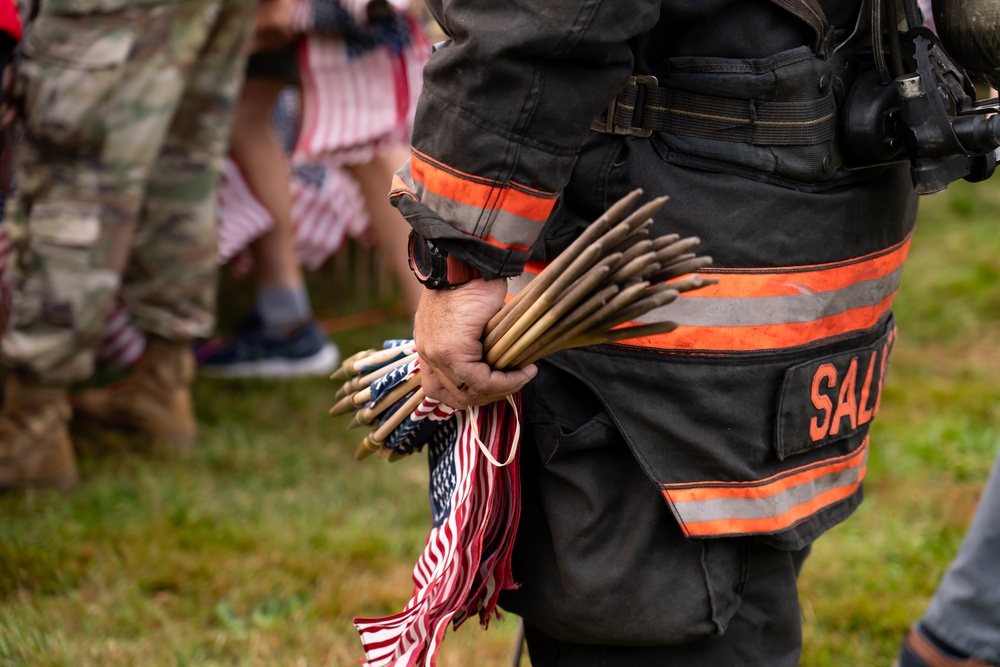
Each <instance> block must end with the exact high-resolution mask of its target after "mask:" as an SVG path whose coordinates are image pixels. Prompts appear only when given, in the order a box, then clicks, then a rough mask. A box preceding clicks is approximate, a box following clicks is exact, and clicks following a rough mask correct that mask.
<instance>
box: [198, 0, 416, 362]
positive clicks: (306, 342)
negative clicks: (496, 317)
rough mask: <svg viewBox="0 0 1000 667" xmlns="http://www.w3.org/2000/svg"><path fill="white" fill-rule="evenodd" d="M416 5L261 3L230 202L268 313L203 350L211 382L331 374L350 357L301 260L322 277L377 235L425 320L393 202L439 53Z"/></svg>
mask: <svg viewBox="0 0 1000 667" xmlns="http://www.w3.org/2000/svg"><path fill="white" fill-rule="evenodd" d="M406 10H407V6H406V5H405V3H403V4H400V3H395V4H394V5H392V6H390V5H388V4H386V3H367V2H360V3H359V2H343V3H322V4H314V3H312V2H310V1H309V0H299V1H298V2H296V0H265V2H263V3H261V5H259V8H258V15H257V24H258V27H257V32H258V35H262V34H265V35H266V37H258V45H260V48H259V50H257V51H256V52H255V53H253V54H252V55H251V57H250V61H249V64H248V70H247V77H248V78H247V82H246V84H245V86H244V90H243V94H242V96H241V99H240V104H239V107H238V109H237V112H236V120H235V122H234V125H233V136H232V144H231V149H230V165H229V169H228V170H227V174H228V178H227V179H226V182H225V184H224V185H223V188H222V190H221V195H220V204H221V208H222V214H221V224H222V229H221V234H222V237H223V243H222V247H221V248H220V254H221V255H222V256H223V257H234V256H235V257H238V256H239V255H240V254H241V253H242V252H243V250H244V249H245V248H247V249H248V250H249V252H248V253H246V254H249V256H250V258H251V260H252V264H253V266H254V267H255V271H256V279H257V299H256V306H255V308H254V310H253V312H252V313H251V314H250V315H249V316H248V317H247V318H245V320H244V323H243V324H242V325H241V326H240V327H238V329H237V330H236V332H235V333H234V335H233V336H231V337H230V338H229V339H223V340H217V341H209V342H208V343H207V344H206V345H204V346H202V347H201V348H200V349H199V351H198V361H199V371H200V372H201V373H203V374H205V375H211V376H222V377H248V376H262V377H292V376H295V375H305V374H325V373H327V372H329V368H330V367H331V365H334V364H336V363H337V359H338V357H337V355H336V354H335V348H334V347H333V346H332V344H331V343H329V341H327V340H326V338H325V337H324V336H323V332H322V331H321V329H320V328H319V327H318V326H317V325H316V324H315V323H314V322H313V321H312V317H311V315H312V312H311V307H310V303H309V295H308V293H307V290H306V288H305V286H304V282H303V278H302V270H301V268H300V265H299V262H302V263H303V264H304V265H305V266H306V267H307V268H310V269H317V268H319V267H320V266H322V265H323V263H324V262H326V260H327V259H328V258H329V257H330V255H331V254H333V253H335V252H336V251H338V250H339V249H340V248H341V247H342V243H343V240H344V238H345V236H347V235H354V236H360V235H366V236H370V237H372V238H373V239H374V243H375V246H376V250H377V253H378V258H379V261H381V262H384V263H385V264H386V265H387V266H388V267H389V268H390V269H391V272H392V273H393V274H394V275H395V276H396V277H397V278H398V280H397V285H398V286H399V287H400V288H401V289H402V291H403V295H404V299H405V301H406V303H407V306H408V308H409V310H410V312H413V311H415V309H416V305H417V300H418V298H419V290H418V289H417V288H418V287H419V285H415V284H414V283H413V281H412V279H411V277H410V274H409V269H408V267H407V263H406V233H407V230H408V226H407V225H406V223H405V221H404V220H403V218H402V216H401V215H400V214H399V212H398V211H397V210H396V209H395V208H394V207H392V206H391V205H390V204H389V203H388V200H387V199H386V196H385V195H386V193H387V192H388V191H389V188H390V186H391V181H392V177H393V174H394V172H395V170H396V169H397V168H398V167H399V166H400V165H402V164H403V163H404V162H405V161H406V159H407V157H408V146H407V141H408V138H409V128H410V125H411V123H412V108H413V102H414V101H415V99H416V94H417V92H419V87H420V77H419V73H420V68H421V67H422V63H423V62H424V60H425V59H426V56H427V54H428V52H429V48H428V46H427V43H426V41H425V40H424V37H423V33H422V29H421V27H420V25H419V24H418V23H417V22H416V21H415V20H414V19H413V18H411V17H410V16H409V15H408V14H407V12H406ZM264 39H266V40H267V44H264V43H263V41H262V40H264ZM400 64H402V65H403V66H402V67H400ZM282 93H284V94H282ZM276 102H278V106H277V108H276V107H275V103H276ZM275 124H277V125H278V126H279V128H278V129H279V130H280V131H281V134H282V135H284V136H282V137H279V133H278V132H276V129H275ZM282 139H284V140H285V141H286V146H285V147H284V150H285V151H286V152H287V153H288V154H289V159H287V160H286V159H285V156H284V153H283V152H282V151H283V148H282V145H281V143H282ZM289 163H291V170H290V169H289V166H290V165H289ZM255 209H258V210H259V212H258V213H257V214H256V215H255V214H254V210H255ZM261 218H263V219H264V220H265V222H264V224H263V225H261V224H260V220H261ZM262 229H263V230H264V231H263V232H262V233H261V230H262ZM255 234H261V235H260V236H256V237H254V235H255ZM237 264H238V262H237Z"/></svg>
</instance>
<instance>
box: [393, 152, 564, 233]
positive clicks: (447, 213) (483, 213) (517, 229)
mask: <svg viewBox="0 0 1000 667" xmlns="http://www.w3.org/2000/svg"><path fill="white" fill-rule="evenodd" d="M396 175H397V176H399V177H400V178H401V179H402V180H403V182H404V183H405V184H406V186H407V187H408V188H409V189H410V191H411V192H412V193H413V194H414V195H416V196H417V198H418V199H419V200H420V202H421V203H423V204H425V205H426V206H428V207H429V208H430V209H432V210H433V211H434V212H435V214H437V215H438V217H440V218H442V219H444V220H447V221H448V222H449V223H450V224H451V225H452V226H454V227H455V228H456V229H458V230H459V231H461V232H463V233H465V234H468V235H470V236H475V237H477V238H481V239H485V238H487V237H488V238H490V239H491V240H492V241H494V242H495V243H494V244H495V245H502V246H504V247H515V248H521V249H525V250H526V249H528V248H530V247H531V244H533V243H534V242H535V239H536V238H538V235H539V234H540V233H541V231H542V227H543V226H544V225H545V221H544V220H532V219H531V218H526V217H523V216H519V215H516V214H513V213H510V212H509V211H505V210H502V209H493V210H491V209H489V208H484V207H479V206H471V205H469V204H463V203H462V202H457V201H455V200H454V199H449V198H448V197H444V196H442V195H439V194H437V193H435V192H431V191H430V190H428V189H427V188H425V187H424V186H423V184H421V183H417V182H415V181H414V180H413V174H412V172H411V171H410V164H409V163H407V164H406V165H405V167H403V168H401V169H400V170H399V171H398V172H397V174H396ZM501 190H502V188H500V187H497V188H495V189H494V192H496V193H497V197H500V196H502V195H501V194H500V192H501ZM493 201H495V200H493ZM483 203H484V205H485V204H487V203H488V202H486V201H484V202H483Z"/></svg>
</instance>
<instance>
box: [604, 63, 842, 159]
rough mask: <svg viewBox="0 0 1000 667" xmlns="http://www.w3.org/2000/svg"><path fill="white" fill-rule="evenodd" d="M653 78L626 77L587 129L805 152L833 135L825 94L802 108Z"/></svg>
mask: <svg viewBox="0 0 1000 667" xmlns="http://www.w3.org/2000/svg"><path fill="white" fill-rule="evenodd" d="M657 84H658V81H657V80H656V77H652V76H640V75H636V76H631V77H629V79H628V82H627V83H626V84H625V86H624V87H623V88H622V90H621V91H620V92H619V93H618V95H616V96H615V98H614V99H613V100H612V101H611V104H609V105H608V108H607V110H606V111H605V112H603V113H602V114H601V115H600V116H598V118H597V119H595V120H594V123H593V124H592V126H591V127H592V128H593V129H594V130H596V131H598V132H605V133H607V134H622V135H628V136H634V137H648V136H650V135H652V133H653V132H670V133H671V134H677V135H681V136H688V137H698V138H702V139H713V140H716V141H731V142H739V143H745V144H750V145H754V146H808V145H815V144H820V143H823V142H826V141H829V140H830V139H832V138H833V137H834V134H835V132H836V102H835V100H834V97H833V95H832V93H831V94H827V95H824V96H822V97H819V98H818V99H815V100H810V101H802V102H774V101H766V100H753V99H738V98H732V97H720V96H715V95H705V94H702V93H693V92H688V91H683V90H672V89H669V88H663V87H660V86H658V85H657Z"/></svg>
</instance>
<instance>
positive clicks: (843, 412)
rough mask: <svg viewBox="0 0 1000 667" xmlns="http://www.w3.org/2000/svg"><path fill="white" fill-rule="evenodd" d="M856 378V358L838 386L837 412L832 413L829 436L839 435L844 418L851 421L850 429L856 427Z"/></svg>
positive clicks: (852, 360)
mask: <svg viewBox="0 0 1000 667" xmlns="http://www.w3.org/2000/svg"><path fill="white" fill-rule="evenodd" d="M857 378H858V358H857V357H854V358H853V359H851V365H850V366H849V367H848V369H847V374H846V375H844V381H843V384H841V385H840V395H839V396H838V397H837V411H836V412H834V413H833V423H832V424H831V425H830V435H837V434H838V433H840V422H841V421H843V419H844V417H847V418H848V419H850V420H851V428H852V429H855V428H857V427H858V399H857V398H856V397H855V396H854V389H855V385H857Z"/></svg>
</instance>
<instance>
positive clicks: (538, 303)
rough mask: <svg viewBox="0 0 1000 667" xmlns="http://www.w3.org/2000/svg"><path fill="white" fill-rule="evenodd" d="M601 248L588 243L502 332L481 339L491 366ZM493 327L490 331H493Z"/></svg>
mask: <svg viewBox="0 0 1000 667" xmlns="http://www.w3.org/2000/svg"><path fill="white" fill-rule="evenodd" d="M602 251H603V248H602V247H601V244H600V243H597V242H595V243H592V244H591V245H590V246H589V247H588V248H586V249H585V250H584V251H583V252H582V253H580V255H578V256H577V257H575V258H574V259H573V261H572V262H570V264H569V266H567V267H566V269H565V270H564V271H562V272H561V273H560V274H559V275H558V276H556V279H555V280H554V281H553V282H552V284H551V285H549V287H548V288H546V290H545V291H544V292H542V293H541V294H539V295H538V297H537V298H536V299H535V300H534V302H532V303H530V304H529V305H528V309H527V310H526V311H525V312H524V314H523V315H521V316H520V317H518V318H517V319H516V320H515V321H514V322H513V323H512V324H511V326H510V328H509V329H507V331H506V333H504V334H503V336H501V337H499V338H496V337H495V336H494V335H489V336H487V337H486V339H485V340H484V341H483V349H485V350H489V352H488V353H487V355H486V357H485V361H486V363H488V364H489V365H490V366H494V367H495V363H496V360H497V359H498V358H500V355H501V354H503V353H504V352H506V351H507V348H508V347H510V345H511V343H513V342H514V340H516V339H517V338H518V337H519V336H520V335H521V334H523V333H524V332H525V331H526V330H527V329H528V327H530V326H531V325H532V324H534V323H535V320H537V319H538V318H539V317H541V315H542V314H543V313H544V312H546V311H547V310H548V309H549V308H551V307H552V305H553V304H554V303H555V301H556V299H557V298H558V297H559V295H560V294H562V293H563V291H565V290H566V289H567V288H568V287H569V286H570V285H572V284H573V282H575V281H576V279H577V278H579V277H580V276H581V275H583V273H584V272H585V271H586V270H587V269H589V268H590V267H591V266H592V265H593V264H594V263H595V262H596V260H597V258H598V257H600V256H601V253H602ZM495 333H496V331H494V334H495Z"/></svg>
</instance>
